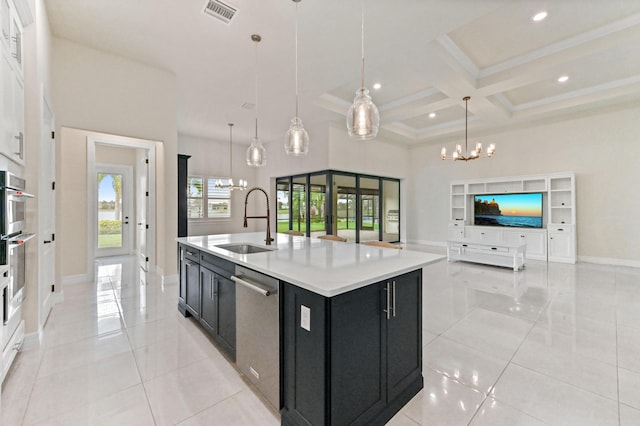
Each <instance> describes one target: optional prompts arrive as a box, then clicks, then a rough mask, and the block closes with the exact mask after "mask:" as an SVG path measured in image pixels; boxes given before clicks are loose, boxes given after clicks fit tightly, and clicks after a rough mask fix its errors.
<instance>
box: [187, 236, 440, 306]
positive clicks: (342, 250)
mask: <svg viewBox="0 0 640 426" xmlns="http://www.w3.org/2000/svg"><path fill="white" fill-rule="evenodd" d="M264 238H265V233H264V232H248V233H240V234H219V235H205V236H194V237H182V238H178V239H177V241H178V242H179V243H183V244H188V245H190V246H192V247H194V248H197V249H199V250H202V251H204V252H207V253H211V254H213V255H215V256H218V257H220V258H223V259H226V260H230V261H231V262H233V263H235V264H238V265H242V266H246V267H247V268H250V269H253V270H255V271H258V272H262V273H265V274H267V275H270V276H272V277H275V278H278V279H280V280H283V281H286V282H288V283H291V284H295V285H297V286H298V287H301V288H304V289H306V290H309V291H312V292H314V293H317V294H320V295H322V296H326V297H332V296H336V295H338V294H341V293H346V292H348V291H351V290H354V289H357V288H360V287H364V286H366V285H369V284H373V283H376V282H379V281H383V280H385V279H387V278H391V277H395V276H397V275H401V274H404V273H406V272H410V271H414V270H416V269H418V268H421V267H423V266H426V265H428V264H430V263H434V262H437V261H439V260H441V259H444V258H445V256H442V255H438V254H430V253H423V252H417V251H411V250H395V249H388V248H379V247H373V246H367V245H362V244H355V243H341V242H334V241H328V240H321V239H318V238H307V237H297V236H292V235H288V234H274V235H273V238H275V241H273V242H272V243H271V246H267V245H266V244H265V242H264ZM229 243H249V244H252V245H257V246H262V247H271V248H274V249H277V250H273V251H268V252H263V253H252V254H238V253H234V252H231V251H228V250H225V249H222V248H219V247H216V246H218V245H221V244H229Z"/></svg>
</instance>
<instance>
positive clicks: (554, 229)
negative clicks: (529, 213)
mask: <svg viewBox="0 0 640 426" xmlns="http://www.w3.org/2000/svg"><path fill="white" fill-rule="evenodd" d="M575 187H576V184H575V175H574V174H573V173H570V172H565V173H554V174H546V175H533V176H510V177H502V178H487V179H470V180H460V181H453V182H451V185H450V194H451V197H450V203H451V204H450V206H451V208H450V217H449V220H450V222H449V230H448V239H450V240H455V239H462V238H465V239H471V240H475V241H494V242H506V243H510V244H515V243H517V242H518V241H520V242H526V244H527V251H526V252H527V258H529V259H537V260H549V261H555V262H567V263H575V261H576V209H575V207H576V202H575V200H576V192H575ZM534 192H540V193H542V197H543V209H544V211H543V228H542V229H538V228H536V229H534V228H509V227H497V226H476V225H475V224H474V223H473V220H474V219H473V218H474V214H473V198H474V195H482V194H501V193H503V194H509V193H513V194H515V193H534Z"/></svg>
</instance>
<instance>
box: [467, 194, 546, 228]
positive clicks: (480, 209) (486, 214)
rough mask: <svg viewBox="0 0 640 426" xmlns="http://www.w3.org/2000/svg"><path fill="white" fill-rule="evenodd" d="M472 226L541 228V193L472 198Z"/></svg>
mask: <svg viewBox="0 0 640 426" xmlns="http://www.w3.org/2000/svg"><path fill="white" fill-rule="evenodd" d="M473 204H474V206H473V215H474V224H475V225H479V226H511V227H519V228H542V193H541V192H536V193H528V194H492V195H476V196H475V197H474V203H473Z"/></svg>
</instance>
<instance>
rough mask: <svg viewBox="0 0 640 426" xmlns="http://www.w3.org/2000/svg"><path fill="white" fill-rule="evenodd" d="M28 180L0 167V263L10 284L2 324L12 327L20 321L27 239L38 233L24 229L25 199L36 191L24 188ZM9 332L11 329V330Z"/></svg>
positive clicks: (7, 289)
mask: <svg viewBox="0 0 640 426" xmlns="http://www.w3.org/2000/svg"><path fill="white" fill-rule="evenodd" d="M24 190H25V181H24V179H21V178H19V177H17V176H15V175H13V174H11V173H9V172H7V171H0V219H1V220H0V264H1V265H7V266H8V271H6V272H4V274H6V275H7V277H8V285H7V287H5V289H4V290H3V294H2V296H3V297H2V299H3V306H4V309H3V318H2V320H3V325H5V326H9V328H12V325H13V324H15V325H17V323H18V322H19V319H17V318H15V319H14V316H15V314H16V313H17V312H18V311H19V309H20V306H21V304H22V299H23V297H24V284H25V243H26V242H27V241H28V240H30V239H31V238H33V237H34V235H35V234H27V233H25V226H26V211H27V208H26V201H27V199H29V198H33V195H31V194H28V193H26V192H24ZM8 331H9V334H10V333H11V332H12V330H8Z"/></svg>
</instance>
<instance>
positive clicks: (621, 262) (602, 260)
mask: <svg viewBox="0 0 640 426" xmlns="http://www.w3.org/2000/svg"><path fill="white" fill-rule="evenodd" d="M578 261H579V262H586V263H596V264H598V265H613V266H629V267H631V268H640V261H638V260H630V259H614V258H610V257H596V256H578Z"/></svg>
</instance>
